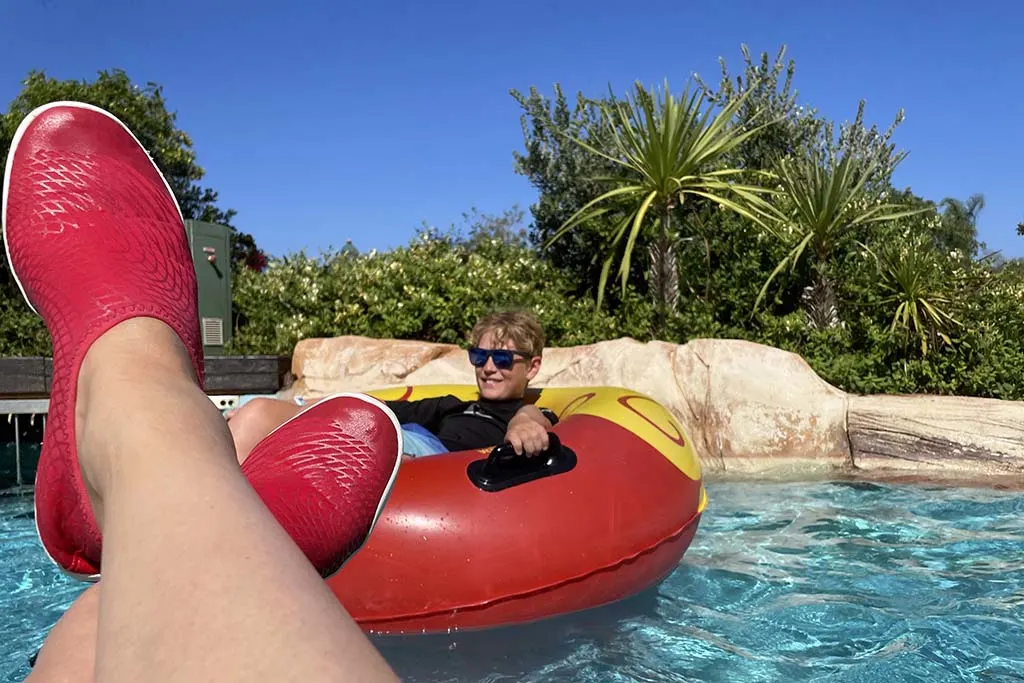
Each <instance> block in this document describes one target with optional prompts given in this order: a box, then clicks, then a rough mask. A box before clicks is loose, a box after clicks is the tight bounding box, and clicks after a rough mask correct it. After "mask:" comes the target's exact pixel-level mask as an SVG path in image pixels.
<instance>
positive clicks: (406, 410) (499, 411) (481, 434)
mask: <svg viewBox="0 0 1024 683" xmlns="http://www.w3.org/2000/svg"><path fill="white" fill-rule="evenodd" d="M387 406H388V408H390V409H391V410H392V411H393V412H394V413H395V416H396V417H397V418H398V422H399V423H400V424H410V423H412V424H418V425H420V426H422V427H425V428H426V429H428V430H430V431H431V432H433V433H434V434H435V435H436V436H437V438H438V439H439V440H440V441H441V443H443V444H444V447H445V448H447V449H448V450H449V451H465V450H471V449H475V448H493V447H494V446H497V445H498V444H501V443H504V441H505V432H507V431H508V423H509V421H510V420H511V419H512V416H513V415H515V414H516V411H517V410H519V409H520V408H521V407H522V406H523V400H522V399H519V398H517V399H510V400H506V401H490V400H488V399H483V398H481V399H478V400H476V401H463V400H460V399H458V398H456V397H455V396H451V395H448V396H438V397H436V398H424V399H420V400H419V401H387ZM543 413H544V416H545V417H546V418H548V420H549V421H550V422H551V423H552V424H554V423H555V422H556V421H557V419H558V418H556V417H555V415H554V413H552V412H551V411H547V410H545V411H543Z"/></svg>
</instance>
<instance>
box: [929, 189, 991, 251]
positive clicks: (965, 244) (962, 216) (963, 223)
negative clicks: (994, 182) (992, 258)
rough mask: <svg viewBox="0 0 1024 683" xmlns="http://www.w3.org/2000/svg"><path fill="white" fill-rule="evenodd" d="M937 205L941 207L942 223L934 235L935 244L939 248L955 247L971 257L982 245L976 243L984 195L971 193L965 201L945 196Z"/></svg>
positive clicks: (983, 206)
mask: <svg viewBox="0 0 1024 683" xmlns="http://www.w3.org/2000/svg"><path fill="white" fill-rule="evenodd" d="M939 206H940V207H941V208H942V223H941V224H940V226H939V229H938V231H937V232H938V234H937V235H936V245H937V246H938V247H939V248H941V249H956V250H959V251H961V252H962V253H963V254H964V255H965V256H967V257H969V258H973V257H974V256H975V254H977V252H978V249H979V248H982V246H983V245H981V244H979V243H978V215H979V214H981V210H982V209H984V208H985V195H983V194H980V193H975V194H972V195H971V196H970V197H968V198H967V201H966V202H964V201H961V200H959V199H956V198H954V197H946V198H945V199H943V200H942V201H941V202H939Z"/></svg>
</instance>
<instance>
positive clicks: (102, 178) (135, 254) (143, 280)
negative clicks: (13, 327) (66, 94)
mask: <svg viewBox="0 0 1024 683" xmlns="http://www.w3.org/2000/svg"><path fill="white" fill-rule="evenodd" d="M2 221H3V236H4V243H5V246H6V249H7V258H8V260H9V262H10V266H11V272H12V274H13V275H14V278H15V281H16V282H17V283H18V286H19V288H20V289H21V292H22V294H23V295H24V296H25V298H26V300H27V301H28V303H29V305H30V306H31V307H32V308H33V309H34V310H35V311H36V312H38V313H39V314H40V315H41V316H42V318H43V320H44V321H45V323H46V326H47V328H48V330H49V332H50V336H51V338H52V340H53V381H52V389H51V393H50V408H49V415H48V418H47V422H46V430H45V433H44V436H43V449H42V453H41V455H40V460H39V466H38V471H37V475H36V489H35V504H36V525H37V528H38V530H39V537H40V540H41V541H42V544H43V547H44V548H45V550H46V552H47V553H48V554H49V556H50V557H51V559H53V561H54V562H55V563H56V564H57V565H58V566H60V567H61V568H62V569H64V570H65V571H66V572H68V573H70V574H72V575H75V576H78V577H79V578H86V579H95V578H96V577H97V576H98V574H99V571H100V554H101V552H100V551H101V547H102V536H101V533H100V529H99V526H98V524H97V522H96V518H95V516H94V514H93V511H92V508H91V505H90V502H89V498H88V495H87V493H86V488H85V482H84V479H83V476H82V471H81V468H80V463H79V457H78V449H77V443H76V420H75V413H76V403H77V396H78V383H79V372H80V368H81V366H82V362H83V359H84V358H85V355H86V353H87V351H88V350H89V349H90V347H91V346H92V344H93V343H94V342H95V341H96V340H97V339H99V337H101V336H102V335H103V334H104V333H105V332H107V331H108V330H110V329H111V328H113V327H114V326H115V325H118V324H119V323H121V322H124V321H126V320H129V319H132V318H139V317H149V318H155V319H157V320H160V321H162V322H163V323H165V324H166V325H167V326H169V327H170V328H171V330H173V331H174V333H175V334H176V335H177V336H178V337H179V338H180V339H181V341H182V343H183V344H184V346H185V348H186V349H187V351H188V355H189V358H190V359H191V362H192V365H193V370H194V376H195V378H196V381H197V382H198V383H199V385H200V386H201V385H202V383H203V366H202V346H201V343H200V337H199V324H198V311H197V305H198V304H197V302H198V294H197V286H196V276H195V268H194V266H193V264H192V257H191V253H190V249H189V245H188V240H187V237H186V235H185V230H184V225H183V221H182V216H181V212H180V210H179V208H178V206H177V202H176V201H175V199H174V195H173V194H172V193H171V190H170V187H169V186H168V185H167V182H166V180H165V179H164V178H163V176H162V175H161V173H160V171H159V170H158V169H157V167H156V165H155V164H154V163H153V161H152V160H151V159H150V157H149V155H148V154H147V152H146V150H145V149H144V148H143V147H142V145H141V144H140V143H139V142H138V141H137V140H136V139H135V137H134V136H133V135H132V133H131V132H130V131H129V130H128V129H127V127H125V126H124V124H123V123H121V122H120V121H119V120H117V119H116V118H114V117H113V116H112V115H111V114H109V113H107V112H105V111H103V110H101V109H98V108H96V107H93V106H90V105H86V104H81V103H78V102H55V103H51V104H48V105H45V106H43V107H40V108H38V109H36V110H34V111H33V112H32V113H31V114H29V115H28V116H27V117H26V118H25V120H24V121H22V123H21V125H20V126H19V127H18V129H17V131H16V132H15V135H14V141H13V143H12V145H11V149H10V153H9V156H8V159H7V172H6V175H5V177H4V188H3V215H2ZM86 474H87V475H88V472H87V473H86Z"/></svg>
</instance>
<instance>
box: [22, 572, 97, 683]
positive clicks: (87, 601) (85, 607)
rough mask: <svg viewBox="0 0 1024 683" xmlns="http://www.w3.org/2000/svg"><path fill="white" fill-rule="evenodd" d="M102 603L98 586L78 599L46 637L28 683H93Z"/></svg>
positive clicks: (86, 591) (91, 588)
mask: <svg viewBox="0 0 1024 683" xmlns="http://www.w3.org/2000/svg"><path fill="white" fill-rule="evenodd" d="M99 600H100V594H99V585H95V586H91V587H90V588H88V589H87V590H85V591H84V592H83V593H82V594H81V595H79V596H78V598H77V599H76V600H75V601H74V603H72V605H71V608H70V609H68V611H67V612H65V613H64V614H63V615H62V616H61V618H60V619H59V620H58V621H57V623H56V625H55V626H54V627H53V629H52V630H51V631H50V634H49V635H48V636H47V637H46V642H45V643H43V649H42V650H40V651H39V657H38V658H37V659H36V664H35V666H34V667H33V668H32V672H31V673H30V674H29V676H28V678H26V679H25V683H91V681H92V680H93V669H94V668H95V666H96V619H97V614H98V612H99V604H100V603H99Z"/></svg>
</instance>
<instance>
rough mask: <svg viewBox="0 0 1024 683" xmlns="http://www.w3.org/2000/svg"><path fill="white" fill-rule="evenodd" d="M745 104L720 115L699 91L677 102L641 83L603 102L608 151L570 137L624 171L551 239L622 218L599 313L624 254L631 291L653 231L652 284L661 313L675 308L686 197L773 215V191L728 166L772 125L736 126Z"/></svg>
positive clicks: (610, 246) (622, 273) (611, 240)
mask: <svg viewBox="0 0 1024 683" xmlns="http://www.w3.org/2000/svg"><path fill="white" fill-rule="evenodd" d="M745 100H746V94H744V95H743V96H741V97H739V98H736V99H735V100H732V101H730V102H729V103H727V104H726V105H724V106H723V107H722V108H721V109H719V110H718V111H717V112H716V111H715V107H714V106H712V105H711V104H710V103H708V104H707V105H705V94H704V93H703V92H702V91H700V90H699V89H698V91H697V92H696V93H694V94H690V93H689V89H687V91H685V92H684V93H683V95H682V96H681V97H679V98H677V97H675V96H674V95H673V94H672V93H671V91H670V90H669V87H668V83H667V82H666V83H665V86H664V91H663V92H662V93H658V92H656V91H655V90H654V89H653V88H652V89H651V90H647V89H645V88H644V87H643V86H642V85H641V84H640V83H636V84H635V86H634V91H633V93H632V96H630V97H627V98H626V99H625V100H624V101H622V100H615V99H612V100H611V101H609V102H602V103H600V104H599V105H598V106H599V108H600V111H601V123H602V126H604V130H602V137H604V135H605V134H607V137H608V138H609V139H610V141H611V142H610V145H609V148H608V149H598V148H597V147H596V146H595V145H593V144H592V143H591V142H590V141H588V140H586V139H583V138H582V137H573V138H572V139H573V141H574V142H576V143H577V144H579V145H580V146H582V147H583V148H584V149H586V150H588V151H589V152H591V153H593V154H595V155H598V156H599V157H602V158H604V159H606V160H607V161H610V162H611V163H612V164H614V165H615V166H616V167H617V168H619V169H620V170H621V173H620V174H617V175H614V176H612V177H607V178H601V179H600V180H601V181H603V182H607V183H608V184H609V185H611V189H609V190H608V191H606V192H604V193H602V194H601V195H599V196H598V197H596V198H594V199H592V200H590V201H589V202H587V203H586V204H585V205H584V206H583V207H581V208H580V210H579V211H577V212H576V213H575V214H573V215H572V216H571V217H570V218H569V219H568V220H567V221H565V223H563V224H562V226H561V227H560V228H559V229H558V230H557V231H556V232H555V234H554V235H553V236H552V237H551V239H550V240H548V242H547V245H548V246H550V244H552V243H554V242H555V241H556V240H557V239H559V238H560V237H562V236H563V235H565V234H566V233H567V232H569V231H570V230H573V229H574V228H577V227H579V226H581V225H584V224H587V223H588V222H590V221H594V220H595V219H598V218H602V217H606V216H613V217H617V216H619V215H620V214H621V218H620V219H619V220H617V221H616V222H615V223H614V228H613V230H612V232H611V234H610V235H609V237H608V243H607V249H606V253H605V259H604V264H603V266H602V269H601V276H600V280H599V283H598V299H597V301H598V307H599V308H600V306H601V303H602V301H603V296H604V292H605V289H606V287H607V284H608V278H609V275H610V273H611V267H612V265H614V263H615V260H616V256H617V255H618V254H620V253H621V257H620V259H619V269H618V275H619V278H620V280H621V284H622V288H623V291H625V288H626V284H627V280H628V277H629V272H630V265H631V263H632V259H633V252H634V250H635V248H636V243H637V240H638V239H639V238H640V236H641V234H642V233H644V231H649V232H648V233H647V234H648V235H650V231H653V232H654V234H653V235H651V236H652V237H653V240H652V241H651V247H650V252H649V256H650V269H649V280H650V284H651V288H652V290H653V291H654V295H655V299H656V301H657V304H658V307H659V310H660V311H661V312H662V313H664V312H665V310H666V309H668V308H672V307H674V306H675V305H676V303H677V301H678V296H679V293H678V286H679V272H678V265H677V260H676V248H677V244H678V231H677V230H676V229H675V227H674V226H673V224H672V212H673V210H674V209H676V208H677V207H678V206H679V205H680V204H682V203H683V201H684V200H685V198H686V197H687V195H690V196H693V197H703V198H705V199H708V200H711V201H712V202H715V203H716V204H718V205H719V206H721V207H723V208H724V209H727V210H731V211H735V212H736V213H738V214H740V215H742V216H745V217H747V218H749V219H751V220H755V221H760V220H761V218H762V216H763V215H765V214H766V213H767V212H768V210H769V207H768V205H767V203H766V202H765V200H764V198H763V195H764V194H767V193H769V192H770V191H771V190H769V189H767V188H765V187H762V186H757V185H752V184H747V183H744V182H742V178H741V175H742V174H743V171H742V170H741V169H738V168H731V167H727V166H725V164H724V159H725V158H726V156H727V155H728V154H729V153H730V152H732V151H733V150H734V149H735V148H736V147H737V146H738V145H740V144H741V143H742V142H743V141H744V140H746V139H747V138H749V137H750V136H752V135H755V134H756V133H757V132H758V131H759V130H760V129H761V128H763V127H764V126H765V125H769V124H770V123H771V122H758V124H757V125H755V126H748V127H747V128H746V129H743V128H740V127H738V126H736V125H735V123H734V119H735V118H736V115H737V113H738V112H739V110H740V108H741V107H742V106H743V103H744V102H745Z"/></svg>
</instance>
